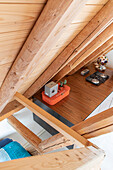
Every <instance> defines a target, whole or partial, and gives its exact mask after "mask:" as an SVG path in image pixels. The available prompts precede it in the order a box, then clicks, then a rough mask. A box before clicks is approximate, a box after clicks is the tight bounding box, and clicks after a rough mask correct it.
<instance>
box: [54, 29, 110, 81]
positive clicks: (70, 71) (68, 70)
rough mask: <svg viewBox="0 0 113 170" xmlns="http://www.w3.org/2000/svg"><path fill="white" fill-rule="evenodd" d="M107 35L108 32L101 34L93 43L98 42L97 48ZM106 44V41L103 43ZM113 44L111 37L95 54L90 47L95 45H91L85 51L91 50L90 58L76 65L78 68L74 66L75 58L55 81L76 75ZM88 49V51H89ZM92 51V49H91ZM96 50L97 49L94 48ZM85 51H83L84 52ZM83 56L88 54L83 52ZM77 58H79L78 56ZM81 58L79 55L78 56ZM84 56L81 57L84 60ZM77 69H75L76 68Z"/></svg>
mask: <svg viewBox="0 0 113 170" xmlns="http://www.w3.org/2000/svg"><path fill="white" fill-rule="evenodd" d="M104 33H105V34H106V31H104V32H103V33H101V34H100V35H99V36H98V37H97V38H96V39H95V40H94V41H93V42H92V44H93V43H96V42H97V47H98V45H99V39H100V38H101V37H102V35H103V36H104V35H105V34H104ZM103 42H104V41H103ZM112 44H113V37H111V38H110V39H109V40H107V41H106V42H105V43H104V44H102V45H101V46H100V47H99V48H97V49H96V50H95V51H94V52H93V50H90V47H94V46H93V45H91V44H89V45H88V46H87V47H86V48H85V49H84V50H85V51H86V52H87V51H88V50H89V53H91V54H89V56H87V55H86V56H87V58H85V59H83V61H82V62H81V63H80V64H78V65H76V67H75V66H74V63H76V58H74V59H73V60H72V61H71V62H69V63H68V64H67V65H66V66H65V67H64V68H63V69H62V70H61V71H60V72H59V73H58V74H57V75H56V76H55V77H54V78H53V81H55V82H56V81H57V82H58V81H59V80H60V79H62V78H63V77H64V76H65V75H67V74H68V75H71V74H73V73H75V72H76V71H78V70H79V69H80V68H81V67H83V66H84V65H86V64H87V63H88V62H90V61H91V60H92V59H93V58H96V57H98V55H101V54H102V53H103V51H105V50H106V49H107V48H108V47H110V46H111V45H112ZM87 49H88V50H87ZM91 49H92V48H91ZM94 49H95V47H94ZM84 50H83V51H84ZM83 54H86V53H84V52H83ZM76 57H77V56H76ZM78 57H79V55H78ZM82 57H83V56H81V58H82ZM74 67H75V68H74Z"/></svg>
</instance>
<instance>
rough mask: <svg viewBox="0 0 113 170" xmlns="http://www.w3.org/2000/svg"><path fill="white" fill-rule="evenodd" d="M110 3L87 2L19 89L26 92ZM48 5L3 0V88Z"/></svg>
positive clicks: (103, 0) (40, 1) (0, 7)
mask: <svg viewBox="0 0 113 170" xmlns="http://www.w3.org/2000/svg"><path fill="white" fill-rule="evenodd" d="M107 1H108V0H88V1H86V5H85V6H84V8H83V9H81V12H80V14H79V15H78V16H77V17H75V18H74V19H73V21H72V22H71V23H70V25H68V26H66V28H65V29H64V31H63V34H62V36H61V37H60V38H59V39H58V41H56V42H55V43H54V45H53V47H52V48H51V50H50V51H49V52H48V53H45V54H44V56H43V57H42V59H41V61H40V67H39V66H38V67H37V68H36V69H35V70H34V71H33V73H32V74H31V75H30V77H29V79H27V80H26V81H25V82H24V84H23V85H22V86H21V87H20V89H19V92H21V93H24V92H25V91H26V89H27V88H28V87H30V86H31V84H32V83H33V82H34V81H35V80H36V79H37V78H38V76H39V75H40V74H42V72H43V71H44V70H45V69H46V68H47V67H48V66H49V65H50V63H51V62H52V61H53V60H54V59H55V58H56V57H57V55H58V54H59V53H60V52H61V51H62V50H63V48H64V47H65V46H66V45H67V44H68V43H69V42H70V41H71V40H72V39H73V37H75V36H76V35H77V34H78V33H79V32H80V31H81V30H82V29H83V28H84V26H85V25H86V24H87V23H88V22H89V21H90V20H91V19H92V18H93V17H94V16H95V14H96V13H97V12H98V11H99V10H100V9H101V8H102V7H103V5H104V4H105V3H106V2H107ZM45 3H46V0H32V1H30V0H0V42H1V43H0V86H1V84H2V82H3V81H4V79H5V77H6V75H7V73H8V71H9V69H10V67H11V65H12V63H13V61H14V60H15V58H16V56H17V54H18V53H19V51H20V49H21V47H22V45H23V44H24V42H25V40H26V38H27V36H28V34H29V32H30V31H31V29H32V27H33V25H34V23H35V21H36V20H37V19H38V17H39V15H40V13H41V11H42V10H43V8H44V6H45ZM75 12H76V11H75Z"/></svg>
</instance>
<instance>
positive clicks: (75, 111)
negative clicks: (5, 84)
mask: <svg viewBox="0 0 113 170" xmlns="http://www.w3.org/2000/svg"><path fill="white" fill-rule="evenodd" d="M88 68H89V69H90V73H89V74H87V75H86V76H81V75H80V71H81V70H79V71H78V72H77V73H75V74H73V75H72V76H68V77H66V79H67V81H68V85H69V86H70V87H71V91H70V95H69V96H68V97H66V98H65V99H63V100H62V101H60V102H59V103H57V104H56V105H54V106H50V105H48V104H46V103H45V102H44V101H42V99H41V92H38V93H37V94H35V97H36V98H37V99H39V100H40V101H42V102H43V103H44V104H46V105H47V106H49V107H50V108H51V109H53V110H54V111H56V112H57V113H59V114H60V115H61V116H63V117H64V118H66V119H67V120H69V121H70V122H72V123H73V124H76V123H78V122H81V121H83V120H84V119H85V118H86V117H87V116H88V115H89V114H90V113H91V112H92V111H93V110H94V109H95V108H96V107H97V106H98V105H99V104H100V103H101V102H102V101H103V100H104V99H105V98H106V97H107V96H108V95H109V94H110V93H111V92H112V91H113V70H109V69H107V70H106V71H105V73H106V74H108V75H109V76H110V78H109V79H108V80H107V81H106V82H105V83H104V84H101V85H100V86H95V85H93V84H90V83H89V82H86V81H85V78H86V77H87V76H88V75H90V74H92V73H94V72H95V71H96V70H95V68H94V66H93V65H90V66H89V67H88Z"/></svg>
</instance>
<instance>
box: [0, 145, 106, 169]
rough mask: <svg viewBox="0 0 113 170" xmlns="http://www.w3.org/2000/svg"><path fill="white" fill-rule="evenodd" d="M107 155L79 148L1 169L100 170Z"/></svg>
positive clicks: (42, 156) (20, 160) (31, 159)
mask: <svg viewBox="0 0 113 170" xmlns="http://www.w3.org/2000/svg"><path fill="white" fill-rule="evenodd" d="M104 157H105V153H104V152H103V151H102V150H100V149H95V148H93V147H88V148H78V149H73V150H67V151H62V152H56V153H50V154H47V155H38V156H32V157H29V158H23V159H18V160H12V161H8V162H7V163H6V162H3V163H0V169H2V170H12V167H13V169H22V168H23V169H41V170H44V169H49V170H52V169H58V170H68V169H71V170H75V169H79V170H83V169H92V167H93V169H95V170H97V169H100V166H101V163H102V161H103V159H104Z"/></svg>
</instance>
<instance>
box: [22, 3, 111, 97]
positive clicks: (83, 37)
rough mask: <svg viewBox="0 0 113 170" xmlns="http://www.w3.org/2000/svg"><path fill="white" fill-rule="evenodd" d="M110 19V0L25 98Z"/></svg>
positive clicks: (96, 33) (65, 62)
mask: <svg viewBox="0 0 113 170" xmlns="http://www.w3.org/2000/svg"><path fill="white" fill-rule="evenodd" d="M106 16H107V17H106ZM112 17H113V0H110V1H109V2H108V3H107V4H106V5H105V6H104V7H103V8H102V9H101V10H100V11H99V12H98V14H97V15H96V16H95V17H94V18H93V19H92V20H91V21H90V22H89V23H88V24H87V26H86V27H85V28H84V29H83V30H82V31H81V32H80V33H79V34H78V35H77V36H76V37H75V38H74V39H73V41H72V42H71V43H70V44H69V45H68V46H67V47H66V48H65V49H64V50H63V51H62V53H61V54H60V55H58V57H57V58H56V59H55V60H54V62H52V63H51V65H50V66H49V67H48V68H47V69H46V70H45V71H44V72H43V74H42V75H41V76H40V77H39V78H38V79H37V80H36V81H35V83H33V85H32V86H31V87H30V88H29V89H28V90H27V91H26V92H25V96H26V97H27V98H29V96H31V95H33V94H35V93H36V92H37V91H38V90H39V89H40V88H41V87H42V86H43V85H45V84H46V83H47V82H48V81H49V80H50V79H51V78H52V77H53V76H54V75H55V74H56V73H57V71H60V69H61V68H63V67H64V66H65V65H66V64H67V61H68V62H69V61H70V60H72V59H73V58H74V57H75V55H77V54H78V53H79V52H80V51H82V50H83V49H84V48H85V47H86V46H87V45H88V44H89V43H90V42H91V41H92V40H94V39H95V38H96V37H97V35H98V34H99V33H100V32H102V31H103V30H104V29H105V28H106V27H107V26H108V25H109V23H110V22H111V21H112Z"/></svg>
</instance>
